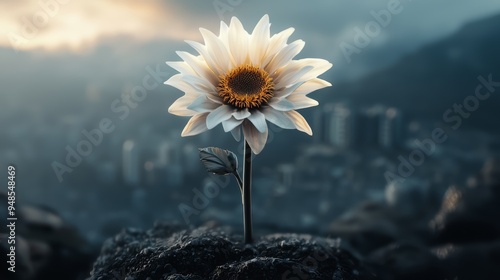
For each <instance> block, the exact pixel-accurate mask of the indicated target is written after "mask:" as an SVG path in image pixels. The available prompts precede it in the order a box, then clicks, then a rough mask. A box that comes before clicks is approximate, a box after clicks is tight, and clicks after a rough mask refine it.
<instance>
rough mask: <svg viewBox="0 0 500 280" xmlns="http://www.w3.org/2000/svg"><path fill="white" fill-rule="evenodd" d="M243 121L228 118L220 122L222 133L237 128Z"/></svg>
mask: <svg viewBox="0 0 500 280" xmlns="http://www.w3.org/2000/svg"><path fill="white" fill-rule="evenodd" d="M242 122H243V120H237V119H235V118H230V119H228V120H225V121H223V122H222V127H223V128H224V132H229V131H231V130H233V129H235V128H236V127H237V126H239V125H240V124H241V123H242Z"/></svg>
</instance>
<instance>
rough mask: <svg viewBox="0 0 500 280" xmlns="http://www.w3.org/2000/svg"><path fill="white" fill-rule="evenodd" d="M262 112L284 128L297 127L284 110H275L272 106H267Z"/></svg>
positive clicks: (270, 120) (269, 119) (267, 118)
mask: <svg viewBox="0 0 500 280" xmlns="http://www.w3.org/2000/svg"><path fill="white" fill-rule="evenodd" d="M261 112H262V113H263V114H264V115H265V117H266V120H268V121H269V122H271V123H273V124H275V125H277V126H279V127H281V128H284V129H295V124H294V123H293V121H292V120H291V119H290V118H289V117H288V116H287V115H286V114H285V113H284V112H282V111H277V110H274V109H273V108H271V107H266V108H264V109H262V110H261Z"/></svg>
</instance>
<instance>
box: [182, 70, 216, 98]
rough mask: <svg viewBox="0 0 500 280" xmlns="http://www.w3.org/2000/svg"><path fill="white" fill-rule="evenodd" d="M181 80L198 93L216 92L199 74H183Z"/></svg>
mask: <svg viewBox="0 0 500 280" xmlns="http://www.w3.org/2000/svg"><path fill="white" fill-rule="evenodd" d="M182 80H183V81H184V82H186V83H187V84H189V85H190V86H191V87H192V88H193V89H194V90H195V91H197V92H199V93H207V94H216V89H215V87H214V85H213V84H211V83H210V82H209V81H208V80H206V79H203V78H201V77H199V76H191V75H183V76H182Z"/></svg>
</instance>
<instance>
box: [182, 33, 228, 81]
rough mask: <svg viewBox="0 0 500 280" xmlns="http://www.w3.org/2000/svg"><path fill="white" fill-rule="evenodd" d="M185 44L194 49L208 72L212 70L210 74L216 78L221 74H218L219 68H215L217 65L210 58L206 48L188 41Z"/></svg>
mask: <svg viewBox="0 0 500 280" xmlns="http://www.w3.org/2000/svg"><path fill="white" fill-rule="evenodd" d="M185 42H186V43H188V44H189V45H190V46H191V47H192V48H193V49H195V50H196V51H197V52H198V53H199V54H200V55H201V56H202V57H203V59H204V60H205V62H206V63H207V66H208V67H209V68H210V70H212V72H214V74H215V75H216V76H218V75H220V74H222V73H220V72H219V70H218V69H219V67H218V66H217V63H216V62H215V61H214V59H213V58H212V56H210V54H209V52H208V50H207V47H206V46H205V45H203V44H201V43H199V42H195V41H190V40H186V41H185Z"/></svg>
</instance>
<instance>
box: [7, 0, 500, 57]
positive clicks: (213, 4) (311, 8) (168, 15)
mask: <svg viewBox="0 0 500 280" xmlns="http://www.w3.org/2000/svg"><path fill="white" fill-rule="evenodd" d="M389 2H391V1H387V0H385V1H326V0H324V1H315V2H314V4H307V5H305V4H304V2H303V1H300V0H292V1H272V2H266V1H263V0H257V1H248V0H214V1H199V0H187V1H186V0H184V1H182V0H172V1H160V0H143V1H118V0H106V1H102V0H86V1H81V0H58V1H56V0H40V1H31V0H30V1H28V0H2V1H0V10H1V11H3V12H2V16H1V17H0V25H1V26H2V30H3V36H0V46H4V47H13V46H14V47H15V48H16V49H20V50H31V49H44V50H51V51H52V50H60V49H69V50H73V51H81V50H84V49H86V48H91V47H93V46H95V45H96V44H99V42H100V40H103V39H107V38H113V37H117V36H126V37H130V38H131V40H133V41H138V42H141V41H149V40H158V39H170V40H184V39H200V38H201V36H199V32H198V27H200V26H203V27H205V28H209V29H215V28H217V27H218V24H219V21H220V20H221V19H222V20H226V21H227V20H229V19H230V17H231V16H233V15H234V16H238V17H240V18H242V19H243V22H244V23H245V22H247V25H249V24H250V25H253V24H255V23H256V21H257V20H258V19H259V18H260V17H261V16H262V15H263V14H265V13H268V14H270V17H271V21H272V22H273V27H275V28H276V27H278V28H280V29H281V28H285V27H288V26H294V27H296V29H297V33H298V34H300V35H304V36H305V35H307V37H309V38H304V39H308V40H306V41H307V42H311V43H312V44H315V45H317V46H323V48H324V47H325V46H328V48H329V49H330V50H331V49H332V48H334V46H335V45H336V44H337V45H338V44H339V43H340V42H341V41H342V40H346V39H347V40H348V39H349V38H350V37H352V29H353V28H354V27H355V26H360V27H363V25H364V24H366V23H367V22H368V21H370V20H372V18H371V17H372V16H371V14H370V12H371V11H379V10H381V9H384V8H386V6H387V5H388V3H389ZM400 5H401V7H402V9H403V10H402V12H401V13H400V14H398V15H395V16H394V18H393V19H392V22H391V24H390V25H389V26H388V27H387V30H384V31H383V32H382V35H381V36H379V38H377V44H379V45H383V44H385V43H386V41H387V40H388V39H387V38H386V37H387V36H386V35H387V34H386V33H388V31H390V34H391V39H392V40H397V41H400V42H403V41H404V42H406V43H407V44H413V43H416V44H420V43H422V41H427V40H432V39H433V38H435V37H436V36H441V35H443V34H446V33H450V32H452V31H453V30H455V29H457V28H458V27H459V26H461V25H462V24H463V23H465V22H467V21H469V20H472V19H475V18H477V17H482V16H486V15H489V14H494V13H497V12H499V11H500V3H499V2H497V1H491V0H478V1H474V2H472V1H452V0H443V1H437V2H436V1H425V0H420V1H410V0H406V1H401V2H400ZM7 11H8V12H7ZM275 30H276V29H275ZM317 48H318V50H319V49H320V47H317Z"/></svg>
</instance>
